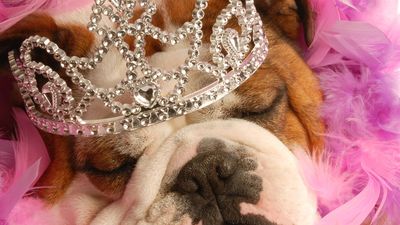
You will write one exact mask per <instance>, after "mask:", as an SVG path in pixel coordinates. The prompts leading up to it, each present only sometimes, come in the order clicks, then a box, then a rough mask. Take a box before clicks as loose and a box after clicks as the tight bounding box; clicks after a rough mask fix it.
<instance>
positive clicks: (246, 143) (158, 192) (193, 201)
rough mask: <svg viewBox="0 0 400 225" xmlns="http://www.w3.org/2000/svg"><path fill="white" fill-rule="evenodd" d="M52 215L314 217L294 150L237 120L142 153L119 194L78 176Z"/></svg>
mask: <svg viewBox="0 0 400 225" xmlns="http://www.w3.org/2000/svg"><path fill="white" fill-rule="evenodd" d="M52 212H53V213H54V214H55V215H57V216H61V217H62V218H64V219H65V224H71V225H72V224H77V225H85V224H91V225H120V224H124V225H134V224H160V225H161V224H165V225H172V224H204V225H207V224H209V225H213V224H237V223H239V222H241V223H240V224H255V225H256V224H257V225H258V224H288V225H289V224H296V225H302V224H304V225H306V224H314V223H315V221H316V220H317V219H318V213H317V208H316V200H315V198H314V196H313V195H312V194H311V193H310V192H309V191H308V190H307V188H306V186H305V184H304V182H303V180H302V177H301V175H300V172H299V168H298V166H297V163H296V159H295V157H294V156H293V154H292V153H291V152H290V150H289V149H288V148H287V147H286V146H285V145H284V144H282V142H281V141H279V139H278V138H276V137H275V136H274V135H273V134H271V133H270V132H268V131H267V130H265V129H264V128H262V127H259V126H257V125H255V124H253V123H250V122H246V121H244V120H216V121H210V122H204V123H199V124H194V125H189V126H186V127H184V128H182V129H181V130H179V131H177V132H175V133H173V134H172V135H171V136H170V137H169V138H167V139H166V141H164V142H163V143H161V144H160V145H159V146H153V147H152V148H151V149H148V150H147V151H146V152H145V153H144V154H143V155H142V156H141V158H140V159H139V160H138V162H137V165H136V168H135V170H134V171H133V173H132V176H131V178H130V180H129V182H128V184H127V185H126V188H125V191H124V193H123V195H122V197H120V198H112V197H110V196H105V195H104V194H103V193H102V192H100V191H98V190H97V189H96V188H95V187H94V186H93V185H91V183H90V182H89V180H88V178H87V177H86V176H85V175H83V174H81V175H79V176H77V177H76V178H75V180H74V182H73V184H72V185H71V186H70V188H69V190H68V191H67V193H66V194H65V196H64V197H63V199H62V200H61V201H60V202H59V203H57V205H55V206H54V207H53V208H52Z"/></svg>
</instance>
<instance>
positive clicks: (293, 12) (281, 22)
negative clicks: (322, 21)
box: [255, 0, 315, 45]
mask: <svg viewBox="0 0 400 225" xmlns="http://www.w3.org/2000/svg"><path fill="white" fill-rule="evenodd" d="M255 5H256V8H257V10H258V11H259V13H260V14H261V15H263V16H264V17H266V18H267V19H270V20H272V22H273V23H274V24H275V25H276V26H277V27H278V28H279V29H280V30H282V32H283V33H284V34H285V35H286V36H288V37H289V38H291V39H293V40H298V39H299V38H300V36H299V35H300V34H301V32H302V31H303V32H304V38H305V41H306V43H307V44H308V45H310V44H311V42H312V40H313V37H314V32H315V31H314V26H315V25H314V16H313V13H312V9H311V5H310V2H309V0H255ZM302 28H303V29H302Z"/></svg>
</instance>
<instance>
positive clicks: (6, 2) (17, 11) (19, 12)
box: [0, 0, 93, 32]
mask: <svg viewBox="0 0 400 225" xmlns="http://www.w3.org/2000/svg"><path fill="white" fill-rule="evenodd" d="M91 2H93V1H92V0H0V32H3V31H5V30H7V29H8V28H10V27H11V26H12V25H14V24H15V23H17V22H18V21H20V20H21V19H23V18H24V17H25V16H27V15H29V14H31V13H34V12H36V11H39V10H40V11H44V12H46V13H51V14H55V13H62V12H65V11H71V10H74V9H77V8H79V7H82V6H84V5H88V4H89V3H91Z"/></svg>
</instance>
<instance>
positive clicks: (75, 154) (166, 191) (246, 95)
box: [0, 0, 323, 225]
mask: <svg viewBox="0 0 400 225" xmlns="http://www.w3.org/2000/svg"><path fill="white" fill-rule="evenodd" d="M156 2H157V4H158V11H157V13H156V15H155V16H154V18H153V23H154V24H155V25H156V26H159V27H160V28H162V29H166V30H174V29H176V28H177V27H179V26H181V25H182V24H183V23H184V22H186V21H189V20H190V18H191V13H192V9H193V8H194V5H195V1H194V0H158V1H156ZM227 3H228V1H227V0H226V1H225V0H210V1H209V6H208V8H207V10H206V16H205V19H204V20H203V22H204V36H205V37H204V42H205V43H207V42H208V40H209V37H210V35H211V32H212V25H213V24H214V22H215V18H216V16H217V15H218V14H219V13H220V11H221V10H222V9H223V8H224V7H225V6H226V4H227ZM256 4H257V7H258V9H259V10H260V12H261V14H262V17H263V20H264V23H265V31H266V34H267V36H268V38H269V41H270V53H269V56H268V59H267V60H266V61H265V63H264V64H263V65H262V67H261V68H260V69H259V70H258V71H257V73H256V74H255V75H254V76H253V77H252V78H251V79H250V80H248V81H247V82H246V83H245V84H243V85H242V86H241V87H240V88H238V89H237V90H235V91H234V92H233V93H232V94H230V95H229V96H227V97H225V98H224V99H222V100H220V101H219V102H216V103H215V104H213V105H211V106H209V107H207V108H205V109H203V110H200V111H198V112H195V113H192V114H189V115H187V116H186V117H184V118H178V119H175V120H172V121H170V122H165V123H163V124H159V125H156V126H153V127H149V128H145V129H141V130H137V131H135V132H131V133H123V134H119V135H112V136H105V137H93V138H83V137H82V138H74V137H58V136H54V135H50V134H44V133H43V137H44V139H45V141H46V143H47V146H48V148H49V151H50V154H51V157H52V159H53V162H52V164H51V166H50V168H49V170H48V171H47V173H46V174H45V176H44V177H43V178H42V180H41V181H40V185H43V186H50V187H52V188H49V189H46V190H43V191H42V192H41V193H40V195H41V196H42V197H43V198H45V199H46V200H47V201H48V202H49V203H51V204H53V205H54V206H53V209H52V210H54V212H57V210H60V211H62V212H63V214H62V217H65V218H66V219H67V220H66V221H68V223H67V224H71V223H72V224H78V225H81V224H93V225H100V224H107V225H112V224H191V223H196V224H198V223H201V224H209V225H213V224H274V223H277V224H312V223H313V222H314V221H315V219H316V218H317V216H316V207H315V202H314V200H313V198H312V196H311V195H310V194H309V193H308V191H307V189H306V188H305V186H304V184H303V181H302V179H301V177H300V175H299V172H298V168H297V165H296V162H295V159H294V157H293V155H292V154H291V153H290V151H289V150H288V149H289V148H292V147H298V146H301V147H303V148H305V149H311V151H312V150H318V149H320V148H321V147H322V141H321V138H320V136H319V134H321V133H323V126H322V124H321V122H320V120H319V118H318V107H319V104H320V102H321V96H320V92H319V90H318V83H317V80H316V78H315V77H314V75H313V74H312V72H311V70H310V69H309V68H308V67H307V65H306V64H305V63H304V62H303V60H302V59H301V56H300V55H299V54H298V52H297V51H296V48H295V47H294V46H295V45H294V44H293V43H294V42H293V40H292V39H297V38H298V36H297V34H298V33H299V32H298V31H299V28H300V25H301V23H302V24H303V25H304V27H305V30H306V34H308V36H307V37H306V39H307V40H310V39H309V38H310V35H309V34H310V33H312V31H310V30H311V28H312V21H311V16H310V14H309V9H308V4H307V2H306V1H300V0H298V1H294V0H272V1H271V0H265V1H262V0H259V1H256ZM138 10H139V11H140V9H138ZM89 15H90V7H87V8H85V9H82V10H78V11H76V12H73V13H67V14H64V15H60V16H57V17H54V18H52V17H49V16H47V15H42V14H35V15H31V16H28V17H27V18H25V19H24V20H23V21H21V22H20V23H18V24H17V25H15V26H14V27H13V28H11V29H10V30H8V31H6V32H5V33H3V34H1V35H0V42H1V46H7V47H1V48H2V49H0V50H1V54H2V57H3V53H5V52H7V51H9V50H10V49H15V48H17V46H18V45H19V44H20V43H21V41H22V40H23V39H25V38H26V37H27V36H29V35H32V34H39V35H43V36H47V37H49V38H50V39H52V40H53V41H55V42H56V43H58V44H59V45H60V46H61V47H62V48H63V49H65V50H66V52H67V53H68V54H69V55H77V56H85V55H88V54H90V52H91V51H93V48H94V46H95V44H96V43H97V42H98V41H99V40H97V39H96V37H94V36H93V34H91V33H89V32H88V31H86V30H85V24H86V23H87V21H88V20H89ZM133 19H134V18H133ZM32 24H34V25H35V26H32ZM229 26H230V27H232V28H237V27H238V25H237V24H236V22H235V21H231V23H230V25H229ZM126 41H127V42H128V43H130V44H131V48H133V47H132V46H133V39H127V40H126ZM146 41H147V47H146V50H147V56H148V57H149V61H150V62H151V63H152V64H153V65H154V66H157V67H162V68H166V69H168V68H175V67H177V66H178V65H180V64H181V63H183V60H184V59H185V58H186V54H187V49H188V47H189V43H184V44H180V45H178V46H174V47H172V46H162V45H161V44H160V43H158V42H157V41H155V40H153V39H150V38H149V39H147V40H146ZM206 46H207V45H206ZM204 49H206V48H204ZM37 57H38V59H40V60H42V61H45V62H46V63H47V64H50V65H51V64H52V63H53V64H54V62H53V61H52V60H49V59H48V57H47V56H45V55H44V54H43V53H41V52H37ZM204 57H208V55H207V54H204ZM171 59H173V60H171ZM4 61H5V60H3V58H2V61H1V62H4ZM1 66H2V67H3V65H1ZM54 67H55V68H56V69H57V68H58V66H57V65H54ZM124 69H125V64H124V63H123V61H122V60H121V58H119V56H118V54H117V53H116V52H114V51H111V52H110V53H109V54H108V56H107V57H106V58H105V59H104V62H103V64H102V65H101V66H99V67H98V68H96V70H95V71H92V72H90V73H89V74H87V75H86V76H87V77H88V78H89V79H90V80H92V81H93V83H94V84H96V85H99V86H104V87H108V86H110V87H111V86H113V85H114V84H115V83H116V82H118V81H119V80H121V79H122V77H123V76H124V75H123V74H124ZM60 72H61V71H60ZM191 76H192V81H191V82H190V83H189V86H191V88H193V89H195V88H196V87H197V86H198V85H201V84H204V83H206V82H209V80H208V79H207V77H206V76H204V75H203V76H202V74H192V75H191ZM78 95H79V93H78ZM108 113H109V112H107V111H104V110H99V108H96V107H94V108H92V109H91V111H89V115H88V117H91V116H104V117H106V116H107V115H108ZM71 221H72V222H71Z"/></svg>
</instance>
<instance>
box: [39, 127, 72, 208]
mask: <svg viewBox="0 0 400 225" xmlns="http://www.w3.org/2000/svg"><path fill="white" fill-rule="evenodd" d="M41 134H42V137H43V140H44V142H45V144H46V146H47V149H48V151H49V155H50V158H51V163H50V165H49V167H48V168H47V170H46V172H45V173H44V175H43V176H42V177H41V179H40V180H39V182H38V184H37V186H39V187H43V188H40V189H39V192H38V193H39V196H40V197H41V198H42V199H44V200H46V201H47V202H48V203H50V204H53V203H56V202H57V201H58V200H60V198H61V197H62V196H63V195H64V193H65V192H66V190H67V189H68V187H69V185H70V184H71V182H72V181H73V179H74V176H75V170H74V169H73V166H72V147H73V138H72V137H62V136H57V135H52V134H48V133H45V132H41Z"/></svg>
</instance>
